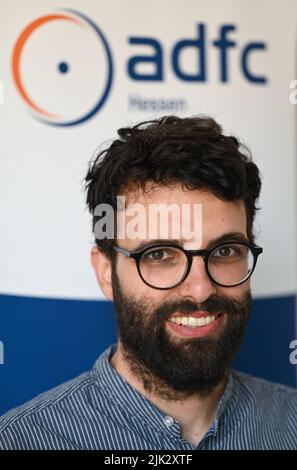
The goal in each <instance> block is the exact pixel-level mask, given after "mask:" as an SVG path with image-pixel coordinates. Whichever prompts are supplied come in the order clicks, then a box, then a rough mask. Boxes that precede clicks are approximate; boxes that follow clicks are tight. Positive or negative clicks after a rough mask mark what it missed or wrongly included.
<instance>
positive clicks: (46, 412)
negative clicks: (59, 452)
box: [0, 372, 92, 449]
mask: <svg viewBox="0 0 297 470" xmlns="http://www.w3.org/2000/svg"><path fill="white" fill-rule="evenodd" d="M91 381H92V376H91V374H90V372H86V373H84V374H81V375H80V376H78V377H76V378H74V379H72V380H69V381H67V382H65V383H63V384H61V385H59V386H57V387H55V388H53V389H51V390H49V391H47V392H45V393H42V394H40V395H38V396H37V397H36V398H34V399H33V400H30V401H28V402H26V403H25V404H23V405H22V406H18V407H17V408H14V409H13V410H11V411H9V412H8V413H6V414H5V415H3V416H2V417H0V449H22V448H36V446H35V444H34V443H35V442H38V448H47V447H48V444H47V442H46V441H47V440H49V439H52V440H54V433H50V431H48V429H50V427H51V426H50V425H51V422H54V421H55V420H57V419H58V416H57V415H58V410H67V409H69V410H70V409H71V408H73V407H74V404H75V403H76V404H77V406H79V404H80V403H83V402H84V401H85V391H86V389H87V388H88V386H89V385H90V383H91ZM63 425H64V426H65V427H66V426H67V422H64V423H60V427H63ZM50 434H53V435H52V436H51V437H50ZM55 439H57V438H55ZM59 445H60V446H61V443H59ZM64 448H71V444H70V443H68V444H67V443H66V442H65V443H64Z"/></svg>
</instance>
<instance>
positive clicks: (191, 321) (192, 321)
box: [170, 315, 216, 328]
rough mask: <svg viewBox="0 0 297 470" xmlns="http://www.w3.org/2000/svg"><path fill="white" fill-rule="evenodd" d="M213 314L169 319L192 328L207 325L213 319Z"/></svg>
mask: <svg viewBox="0 0 297 470" xmlns="http://www.w3.org/2000/svg"><path fill="white" fill-rule="evenodd" d="M215 319H216V317H215V315H211V316H209V317H201V318H194V317H171V318H170V321H172V322H173V323H176V324H177V325H183V326H188V327H192V328H197V327H198V326H205V325H209V324H210V323H212V322H213V321H215Z"/></svg>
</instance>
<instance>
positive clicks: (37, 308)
mask: <svg viewBox="0 0 297 470" xmlns="http://www.w3.org/2000/svg"><path fill="white" fill-rule="evenodd" d="M0 311H1V315H0V341H1V342H2V344H3V349H4V364H3V365H0V389H1V396H0V415H1V414H3V413H4V412H6V411H7V410H9V409H11V408H13V407H14V406H17V405H20V404H22V403H24V402H25V401H27V400H29V399H30V398H32V397H34V396H36V395H37V394H39V393H41V392H43V391H45V390H48V389H50V388H52V387H54V386H55V385H58V384H60V383H62V382H64V381H66V380H68V379H71V378H73V377H75V376H76V375H79V374H80V373H81V372H83V371H85V370H88V369H90V367H91V366H92V364H93V362H94V361H95V359H96V358H97V357H98V355H99V354H100V352H101V351H103V350H104V349H105V348H106V347H107V346H108V345H109V344H111V343H113V342H115V341H116V326H115V315H114V311H113V306H112V304H111V303H110V302H107V301H87V300H60V299H59V300H57V299H45V298H34V297H21V296H9V295H0ZM295 331H296V329H295V296H284V297H274V298H265V299H254V301H253V312H252V317H251V321H250V324H249V328H248V331H247V334H246V338H245V340H244V342H243V345H242V347H241V350H240V352H239V354H238V355H237V357H236V360H235V362H234V366H235V367H236V368H237V369H239V370H242V371H244V372H248V373H251V374H253V375H255V376H259V377H264V378H267V379H269V380H272V381H274V382H281V383H284V384H288V385H293V386H296V366H294V365H292V364H290V361H289V355H290V352H291V350H290V349H289V345H290V342H291V341H292V340H293V339H295Z"/></svg>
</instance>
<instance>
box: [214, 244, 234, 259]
mask: <svg viewBox="0 0 297 470" xmlns="http://www.w3.org/2000/svg"><path fill="white" fill-rule="evenodd" d="M236 254H238V253H237V250H236V249H235V248H234V247H232V246H220V247H219V248H218V249H217V250H215V251H214V253H213V255H214V256H215V257H217V258H228V257H230V256H233V255H236Z"/></svg>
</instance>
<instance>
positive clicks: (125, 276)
mask: <svg viewBox="0 0 297 470" xmlns="http://www.w3.org/2000/svg"><path fill="white" fill-rule="evenodd" d="M116 269H117V273H118V276H119V279H120V283H121V287H122V289H123V291H124V292H125V294H126V295H128V296H131V297H134V298H135V299H138V300H139V301H143V302H144V303H146V304H147V305H150V306H159V305H161V303H162V302H165V301H166V300H167V299H168V298H170V296H171V297H172V293H170V291H169V290H168V291H162V290H158V289H153V288H152V287H149V286H147V285H146V284H145V283H144V282H143V280H142V279H141V277H140V276H139V274H138V271H137V267H136V263H134V262H133V263H132V262H131V263H130V262H125V260H123V261H122V260H118V261H117V267H116Z"/></svg>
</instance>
